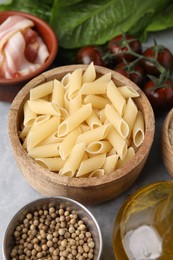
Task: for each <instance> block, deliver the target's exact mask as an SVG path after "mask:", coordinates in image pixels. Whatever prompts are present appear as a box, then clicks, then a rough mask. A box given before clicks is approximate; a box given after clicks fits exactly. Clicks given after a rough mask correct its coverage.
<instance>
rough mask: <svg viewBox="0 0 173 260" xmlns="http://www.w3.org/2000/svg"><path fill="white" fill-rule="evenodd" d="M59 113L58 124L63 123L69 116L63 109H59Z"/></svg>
mask: <svg viewBox="0 0 173 260" xmlns="http://www.w3.org/2000/svg"><path fill="white" fill-rule="evenodd" d="M59 112H60V122H62V121H64V120H65V119H66V118H67V117H68V116H69V113H68V111H67V110H66V109H65V108H63V107H59Z"/></svg>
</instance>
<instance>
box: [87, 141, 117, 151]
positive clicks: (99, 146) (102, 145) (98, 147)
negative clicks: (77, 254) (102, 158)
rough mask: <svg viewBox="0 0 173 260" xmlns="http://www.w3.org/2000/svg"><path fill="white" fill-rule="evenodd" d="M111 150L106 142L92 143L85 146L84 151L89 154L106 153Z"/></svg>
mask: <svg viewBox="0 0 173 260" xmlns="http://www.w3.org/2000/svg"><path fill="white" fill-rule="evenodd" d="M111 149H112V145H111V144H110V142H108V141H94V142H91V143H90V144H88V145H87V148H86V151H87V153H91V154H100V153H107V152H109V151H110V150H111Z"/></svg>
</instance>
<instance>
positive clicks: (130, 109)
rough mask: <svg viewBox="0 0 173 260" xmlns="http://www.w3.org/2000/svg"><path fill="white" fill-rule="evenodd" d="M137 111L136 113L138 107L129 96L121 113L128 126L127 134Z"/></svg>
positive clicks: (131, 127)
mask: <svg viewBox="0 0 173 260" xmlns="http://www.w3.org/2000/svg"><path fill="white" fill-rule="evenodd" d="M137 113H138V109H137V106H136V104H135V102H134V101H133V100H132V98H129V99H128V100H127V104H126V107H125V111H124V115H123V119H124V120H125V121H126V123H127V124H128V126H129V136H130V134H131V132H132V129H133V125H134V122H135V119H136V116H137Z"/></svg>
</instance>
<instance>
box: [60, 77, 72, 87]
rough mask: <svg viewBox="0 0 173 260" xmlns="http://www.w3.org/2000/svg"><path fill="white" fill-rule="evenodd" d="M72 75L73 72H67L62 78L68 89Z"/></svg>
mask: <svg viewBox="0 0 173 260" xmlns="http://www.w3.org/2000/svg"><path fill="white" fill-rule="evenodd" d="M70 77H71V74H70V73H67V74H66V75H65V76H64V77H63V78H62V80H61V82H62V84H63V86H64V88H65V89H66V90H67V89H68V86H69V82H70Z"/></svg>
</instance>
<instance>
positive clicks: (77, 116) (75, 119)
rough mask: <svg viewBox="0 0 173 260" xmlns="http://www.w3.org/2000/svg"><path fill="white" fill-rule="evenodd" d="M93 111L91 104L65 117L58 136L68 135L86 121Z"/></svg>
mask: <svg viewBox="0 0 173 260" xmlns="http://www.w3.org/2000/svg"><path fill="white" fill-rule="evenodd" d="M91 113H92V106H91V104H87V105H84V106H82V107H81V108H80V109H79V110H78V111H76V112H74V113H73V114H72V115H70V116H69V117H68V118H67V119H65V120H64V121H63V122H62V123H61V124H60V125H59V127H58V136H59V137H62V136H65V135H67V134H68V133H69V132H71V131H72V130H73V129H75V128H76V127H78V126H79V125H80V124H81V123H82V122H84V121H85V120H86V119H87V118H88V117H89V116H90V115H91Z"/></svg>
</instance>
